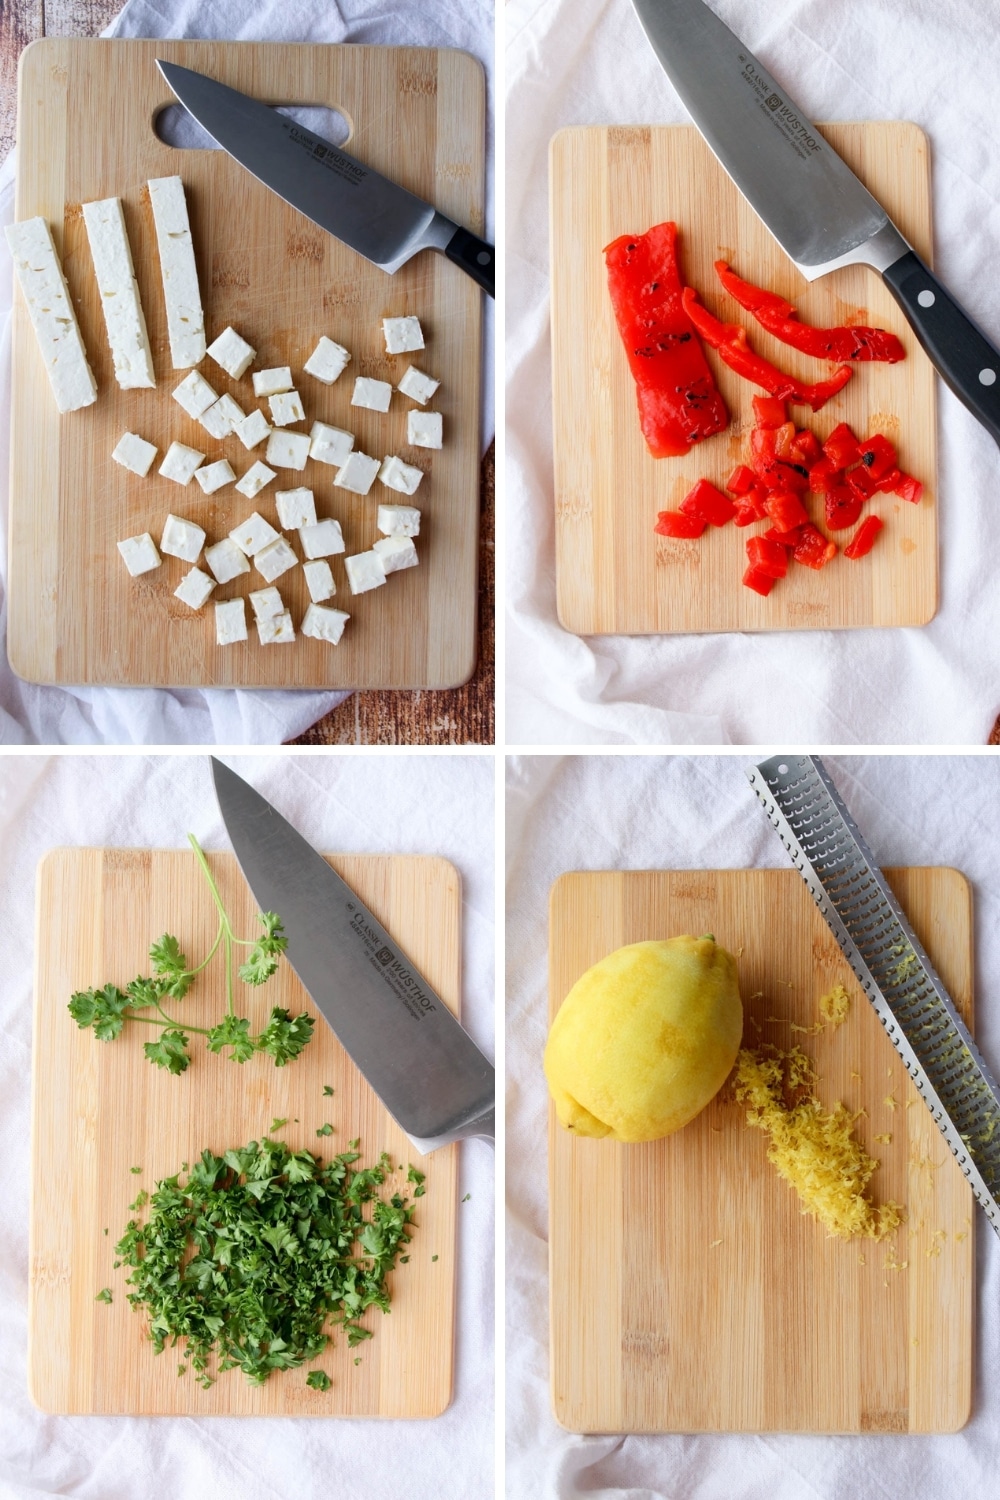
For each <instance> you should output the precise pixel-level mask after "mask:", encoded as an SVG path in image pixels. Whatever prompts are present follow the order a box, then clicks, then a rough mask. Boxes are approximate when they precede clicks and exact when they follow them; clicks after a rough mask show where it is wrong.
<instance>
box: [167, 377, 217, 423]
mask: <svg viewBox="0 0 1000 1500" xmlns="http://www.w3.org/2000/svg"><path fill="white" fill-rule="evenodd" d="M172 394H173V398H174V400H175V401H176V402H177V404H178V405H179V406H183V408H184V410H185V411H186V412H187V414H188V416H189V417H200V416H201V414H202V412H206V411H208V408H209V407H210V406H214V405H215V403H216V401H218V399H219V393H218V391H213V389H212V387H211V386H210V385H209V383H208V381H207V380H206V379H205V377H204V375H199V373H198V371H197V370H192V371H191V373H190V375H185V377H184V379H183V380H182V381H181V383H180V385H179V386H176V387H175V388H174V390H173V392H172Z"/></svg>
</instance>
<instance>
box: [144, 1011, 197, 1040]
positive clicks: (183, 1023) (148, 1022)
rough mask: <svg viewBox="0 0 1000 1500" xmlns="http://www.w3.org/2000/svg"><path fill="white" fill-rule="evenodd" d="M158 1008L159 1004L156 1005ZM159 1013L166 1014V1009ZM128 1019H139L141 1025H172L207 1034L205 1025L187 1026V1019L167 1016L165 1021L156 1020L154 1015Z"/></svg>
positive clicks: (184, 1029)
mask: <svg viewBox="0 0 1000 1500" xmlns="http://www.w3.org/2000/svg"><path fill="white" fill-rule="evenodd" d="M157 1010H159V1006H157ZM160 1014H161V1015H164V1016H167V1013H166V1011H160ZM129 1020H130V1021H139V1022H140V1023H141V1024H142V1025H143V1026H172V1027H173V1028H174V1030H175V1031H181V1030H183V1031H196V1032H197V1033H198V1035H199V1036H208V1027H207V1026H189V1025H188V1023H187V1021H171V1019H170V1017H169V1016H167V1018H166V1020H165V1021H158V1020H157V1019H156V1017H155V1016H135V1015H130V1016H129Z"/></svg>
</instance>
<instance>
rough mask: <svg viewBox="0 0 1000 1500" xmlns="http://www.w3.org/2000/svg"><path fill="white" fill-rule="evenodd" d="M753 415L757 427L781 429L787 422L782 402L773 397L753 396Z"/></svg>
mask: <svg viewBox="0 0 1000 1500" xmlns="http://www.w3.org/2000/svg"><path fill="white" fill-rule="evenodd" d="M753 414H754V418H755V420H756V422H757V426H758V427H783V426H784V424H785V423H786V422H787V421H788V410H787V408H786V406H785V403H784V401H779V400H778V399H777V398H776V397H775V396H754V398H753Z"/></svg>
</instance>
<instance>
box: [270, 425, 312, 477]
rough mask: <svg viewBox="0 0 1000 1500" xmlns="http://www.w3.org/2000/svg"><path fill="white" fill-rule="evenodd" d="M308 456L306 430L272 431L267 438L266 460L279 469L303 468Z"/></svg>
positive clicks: (307, 435)
mask: <svg viewBox="0 0 1000 1500" xmlns="http://www.w3.org/2000/svg"><path fill="white" fill-rule="evenodd" d="M308 457H309V434H308V433H306V432H272V433H271V436H270V437H269V438H268V440H267V461H268V463H269V464H274V465H275V466H276V467H277V468H279V469H304V468H305V466H306V459H307V458H308Z"/></svg>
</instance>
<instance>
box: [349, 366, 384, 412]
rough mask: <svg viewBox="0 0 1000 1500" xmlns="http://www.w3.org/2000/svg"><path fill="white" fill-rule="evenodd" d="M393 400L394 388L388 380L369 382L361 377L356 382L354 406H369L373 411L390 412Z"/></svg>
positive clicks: (364, 377)
mask: <svg viewBox="0 0 1000 1500" xmlns="http://www.w3.org/2000/svg"><path fill="white" fill-rule="evenodd" d="M391 400H392V386H391V385H390V384H389V382H388V380H369V379H368V378H367V376H365V375H359V376H358V378H357V380H356V381H355V382H354V395H353V396H352V397H351V405H352V406H367V407H368V408H369V409H370V410H371V411H388V410H389V402H390V401H391Z"/></svg>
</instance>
